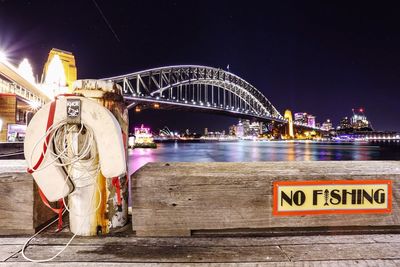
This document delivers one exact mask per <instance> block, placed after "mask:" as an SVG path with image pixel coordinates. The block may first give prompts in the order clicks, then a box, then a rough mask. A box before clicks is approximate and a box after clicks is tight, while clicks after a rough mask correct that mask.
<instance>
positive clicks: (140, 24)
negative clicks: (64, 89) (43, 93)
mask: <svg viewBox="0 0 400 267" xmlns="http://www.w3.org/2000/svg"><path fill="white" fill-rule="evenodd" d="M368 2H369V1H329V2H328V1H217V0H213V1H188V0H186V1H167V0H160V1H147V0H146V1H145V0H142V1H133V0H131V1H101V0H96V1H93V0H80V1H56V0H53V1H19V0H8V1H7V0H0V49H2V50H6V51H7V53H8V55H9V57H10V58H11V61H12V62H13V63H15V64H18V63H19V61H20V60H21V59H22V58H24V57H27V58H29V59H30V61H31V63H32V64H33V67H34V72H35V73H36V74H38V75H41V72H42V68H43V65H44V62H45V61H46V59H47V55H48V52H49V50H50V49H51V48H52V47H55V48H60V49H64V50H68V51H71V52H73V53H74V55H75V57H76V60H77V67H78V78H103V77H109V76H113V75H119V74H125V73H130V72H134V71H139V70H143V69H146V68H152V67H159V66H165V65H174V64H198V65H206V66H212V67H217V68H223V69H225V68H226V66H227V65H228V64H229V65H230V71H231V72H233V73H235V74H237V75H239V76H240V77H242V78H244V79H245V80H247V81H248V82H250V83H252V84H253V85H254V86H256V87H257V88H258V89H259V90H260V91H262V92H263V93H264V94H265V95H266V96H267V98H268V99H269V100H270V101H271V102H272V103H273V105H275V107H276V108H277V109H278V110H279V111H280V112H281V113H283V111H284V109H286V108H289V109H291V110H293V111H294V112H296V111H306V112H309V113H312V114H315V115H316V116H317V121H320V122H322V121H323V120H325V119H327V118H330V119H332V120H333V122H334V124H335V125H336V124H338V122H339V120H340V118H341V117H343V116H349V115H351V109H352V108H355V107H363V108H365V110H366V115H367V116H368V118H369V119H370V120H371V121H372V124H373V126H374V127H375V128H376V129H377V130H397V131H400V124H399V123H398V122H399V119H398V116H399V112H400V108H399V105H400V103H399V101H400V90H399V89H400V15H399V14H400V8H399V7H398V6H397V5H396V4H395V3H396V2H392V3H393V4H390V2H388V1H373V2H372V1H371V3H368ZM96 4H97V5H98V7H99V8H100V10H99V9H98V8H97V7H96ZM101 13H102V14H103V15H102V14H101ZM133 121H134V123H135V124H139V123H142V122H143V123H145V124H147V125H150V126H152V127H153V128H154V129H157V128H160V127H161V128H162V127H163V126H164V125H168V126H169V127H170V128H171V129H186V128H191V129H196V130H200V129H203V128H204V127H208V128H209V129H210V130H215V129H217V130H222V129H224V128H227V126H228V125H229V124H231V123H233V122H235V121H236V119H233V118H229V117H225V116H216V115H205V114H198V113H188V112H179V113H178V112H171V111H168V112H167V111H144V112H141V113H140V114H139V115H136V114H135V116H134V117H133Z"/></svg>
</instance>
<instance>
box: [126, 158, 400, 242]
mask: <svg viewBox="0 0 400 267" xmlns="http://www.w3.org/2000/svg"><path fill="white" fill-rule="evenodd" d="M317 180H318V181H337V180H357V181H370V180H373V181H375V180H386V181H388V180H389V182H391V183H392V192H387V193H388V196H387V197H388V198H387V199H388V200H389V198H390V197H391V199H392V206H391V210H390V211H388V209H389V207H388V209H386V210H381V212H380V213H355V214H316V215H301V214H300V215H297V216H293V215H292V216H285V215H283V216H282V215H274V214H273V184H274V182H277V181H279V182H282V181H317ZM333 183H335V182H333ZM399 186H400V162H398V161H340V162H339V161H331V162H328V161H325V162H323V161H319V162H317V161H314V162H257V163H149V164H147V165H145V166H144V167H142V168H141V169H139V170H138V171H137V172H136V173H134V174H133V175H132V221H133V230H134V231H136V234H137V235H138V236H189V235H191V233H193V232H194V231H199V230H201V231H205V232H207V231H208V232H212V231H214V233H216V232H222V233H223V232H224V231H234V230H242V231H251V230H261V231H267V230H268V229H286V230H287V231H293V230H294V229H304V228H309V229H311V228H319V229H335V228H338V229H339V228H343V227H346V228H347V229H351V228H352V227H354V228H357V227H365V228H368V227H381V228H382V227H383V228H384V227H388V228H393V227H399V226H400V217H399V216H400V211H399V201H400V195H399V193H400V191H399ZM367 191H368V190H367ZM368 192H369V191H368ZM320 193H321V192H318V194H320ZM389 193H390V196H389ZM321 196H322V195H321ZM321 196H319V197H321ZM281 200H282V199H281ZM282 201H283V200H282ZM350 212H351V211H350ZM363 212H364V211H363ZM378 212H379V211H378Z"/></svg>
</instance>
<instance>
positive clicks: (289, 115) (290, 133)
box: [284, 109, 297, 138]
mask: <svg viewBox="0 0 400 267" xmlns="http://www.w3.org/2000/svg"><path fill="white" fill-rule="evenodd" d="M296 114H297V113H296ZM284 117H285V119H286V120H287V121H288V124H287V127H288V128H287V132H286V135H287V136H288V137H290V138H293V137H294V130H293V116H292V112H291V111H290V110H288V109H287V110H285V114H284Z"/></svg>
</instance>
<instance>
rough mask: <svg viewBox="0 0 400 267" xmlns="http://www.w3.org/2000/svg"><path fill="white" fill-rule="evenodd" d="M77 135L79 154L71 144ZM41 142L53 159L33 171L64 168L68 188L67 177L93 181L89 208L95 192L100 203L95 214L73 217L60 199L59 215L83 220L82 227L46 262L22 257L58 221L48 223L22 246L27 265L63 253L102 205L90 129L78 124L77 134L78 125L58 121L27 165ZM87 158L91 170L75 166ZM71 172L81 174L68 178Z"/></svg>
mask: <svg viewBox="0 0 400 267" xmlns="http://www.w3.org/2000/svg"><path fill="white" fill-rule="evenodd" d="M84 130H85V134H83V131H84ZM71 132H75V135H74V136H73V137H72V141H71V142H68V137H69V134H70V133H71ZM47 136H50V140H49V143H46V139H47ZM79 136H85V139H84V140H83V145H82V147H81V149H80V150H79V151H75V149H74V146H73V144H74V143H76V142H77V141H78V137H79ZM43 143H46V146H47V152H46V153H51V154H52V155H53V156H54V159H53V160H52V161H51V162H50V163H49V164H47V165H45V166H42V167H41V168H38V169H37V170H35V171H40V170H43V169H45V168H47V167H48V166H50V165H52V164H54V165H56V166H60V167H64V168H65V170H66V171H67V177H66V179H65V180H64V187H65V186H67V181H68V179H69V178H72V180H80V181H90V179H93V180H94V181H92V183H90V184H88V185H93V184H96V189H97V190H95V191H94V193H93V195H92V198H91V200H90V204H89V207H91V206H92V202H93V199H94V197H95V195H96V193H98V194H99V203H98V204H97V207H96V209H95V210H94V211H92V212H90V210H88V211H87V212H86V214H76V213H75V212H72V213H71V211H70V209H69V208H68V205H66V203H65V198H62V199H63V203H64V207H65V210H64V211H63V212H62V215H64V213H65V212H66V211H68V212H70V213H71V214H73V215H74V216H79V217H84V219H83V220H82V222H81V225H80V226H79V231H77V233H76V234H74V235H73V236H72V237H71V238H70V240H69V241H68V242H67V244H66V245H65V246H64V247H63V248H62V249H61V250H60V251H59V252H57V253H56V254H55V255H54V256H52V257H50V258H47V259H31V258H29V257H27V256H26V254H25V251H26V248H27V247H28V245H29V244H30V242H31V241H32V240H33V239H34V238H35V237H36V236H38V235H39V234H40V233H42V232H43V231H44V230H46V229H47V228H48V227H50V226H51V225H52V224H53V223H55V222H57V221H58V218H57V219H55V220H54V221H52V222H50V223H49V224H48V225H46V226H45V227H43V228H42V229H41V230H40V231H38V232H37V233H36V234H34V235H33V236H31V237H30V238H29V239H28V240H27V241H26V242H25V243H24V245H23V247H22V251H21V254H22V256H23V257H24V259H26V260H27V261H30V262H34V263H39V262H49V261H52V260H53V259H55V258H56V257H57V256H59V255H60V254H61V253H62V252H64V250H65V249H67V247H68V246H69V245H70V244H71V242H72V241H73V240H74V238H75V237H76V235H77V234H78V233H79V232H81V230H82V228H83V225H84V224H85V222H86V220H87V219H88V218H89V216H90V215H92V214H94V213H96V212H97V210H98V209H99V208H100V206H101V202H102V196H101V195H102V194H101V190H100V186H99V184H98V182H97V177H98V175H99V172H100V165H99V163H98V162H96V161H98V160H97V157H96V154H97V153H91V152H92V150H93V149H92V148H93V147H94V146H96V143H95V139H94V133H93V131H92V130H91V129H90V128H88V127H85V125H84V124H81V127H80V128H79V131H77V126H76V125H67V123H66V121H65V120H64V121H61V122H60V123H58V124H56V125H52V126H51V127H50V128H49V129H48V130H47V131H46V133H45V134H44V135H43V136H42V137H41V138H40V139H39V140H38V142H37V143H36V144H35V146H34V148H33V151H32V153H31V158H30V162H33V160H32V156H33V154H35V153H34V151H35V150H36V149H38V146H39V145H40V144H41V145H43ZM53 143H54V147H53V146H52V144H53ZM52 148H53V149H54V151H53V149H52ZM41 154H42V155H43V156H45V155H44V154H43V151H42V153H41ZM71 154H72V155H71ZM88 156H89V158H88V159H87V160H85V163H87V164H88V166H92V168H89V167H81V166H80V165H79V164H77V163H79V161H81V160H83V159H84V158H86V157H88ZM59 161H61V162H59ZM72 169H75V170H77V171H80V172H81V175H79V176H78V177H72V176H71V170H72ZM88 185H85V186H82V187H86V186H88ZM82 187H80V186H76V184H75V190H79V189H80V188H82Z"/></svg>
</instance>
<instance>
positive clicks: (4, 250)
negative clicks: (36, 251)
mask: <svg viewBox="0 0 400 267" xmlns="http://www.w3.org/2000/svg"><path fill="white" fill-rule="evenodd" d="M20 250H21V246H19V245H1V246H0V262H1V261H6V260H7V259H8V258H10V257H11V256H12V255H14V254H15V253H17V252H18V251H20Z"/></svg>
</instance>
